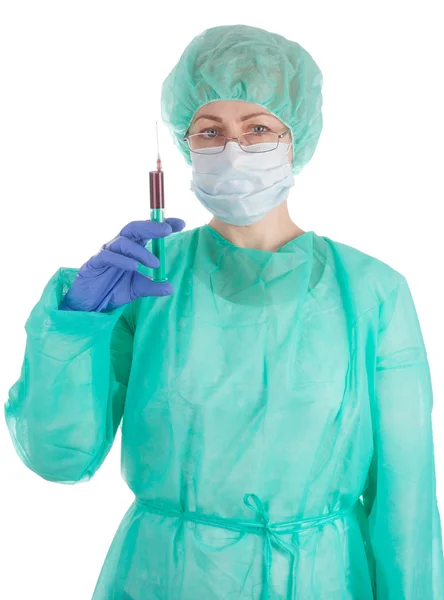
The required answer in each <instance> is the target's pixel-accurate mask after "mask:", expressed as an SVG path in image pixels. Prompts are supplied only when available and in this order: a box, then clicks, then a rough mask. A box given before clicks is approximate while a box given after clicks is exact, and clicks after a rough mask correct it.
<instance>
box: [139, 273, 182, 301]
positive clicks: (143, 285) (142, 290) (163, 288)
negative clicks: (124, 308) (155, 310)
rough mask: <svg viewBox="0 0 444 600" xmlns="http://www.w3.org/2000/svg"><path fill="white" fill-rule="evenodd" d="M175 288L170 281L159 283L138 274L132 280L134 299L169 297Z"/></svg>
mask: <svg viewBox="0 0 444 600" xmlns="http://www.w3.org/2000/svg"><path fill="white" fill-rule="evenodd" d="M173 292H174V288H173V286H172V285H171V283H169V282H168V281H163V282H157V281H153V280H152V279H149V278H148V277H147V276H146V275H143V274H142V273H139V272H136V273H134V276H133V280H132V294H133V296H134V299H136V298H144V297H146V296H169V295H170V294H172V293H173Z"/></svg>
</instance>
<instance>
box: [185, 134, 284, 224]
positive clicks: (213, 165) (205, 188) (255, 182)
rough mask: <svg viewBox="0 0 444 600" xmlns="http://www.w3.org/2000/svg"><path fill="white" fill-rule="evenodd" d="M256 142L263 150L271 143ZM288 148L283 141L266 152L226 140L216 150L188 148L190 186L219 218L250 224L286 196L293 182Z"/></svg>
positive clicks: (234, 222) (228, 221)
mask: <svg viewBox="0 0 444 600" xmlns="http://www.w3.org/2000/svg"><path fill="white" fill-rule="evenodd" d="M260 145H261V146H263V148H264V150H266V149H267V148H268V147H270V146H271V147H272V148H274V147H275V144H270V143H269V142H263V143H262V144H260ZM212 150H213V152H214V148H213V149H212ZM288 151H289V144H286V143H279V145H278V147H277V148H276V149H275V150H271V151H269V152H245V151H244V150H242V148H240V147H239V144H238V143H237V142H227V146H226V148H225V150H224V151H223V152H219V153H216V154H197V153H195V152H191V160H192V166H193V179H192V180H191V188H190V189H191V190H192V191H193V192H194V193H195V194H196V196H197V198H198V200H199V201H200V202H201V203H202V204H203V205H204V206H205V207H206V208H207V209H208V210H209V211H210V212H211V213H212V214H213V215H214V216H216V217H217V218H218V219H220V220H221V221H224V222H225V223H231V224H232V225H250V224H251V223H255V222H256V221H259V220H260V219H262V218H263V217H264V216H265V215H266V214H267V213H268V212H269V211H270V210H272V209H273V208H275V207H276V206H278V205H279V204H281V203H282V202H283V201H284V200H286V199H287V198H288V194H289V193H290V188H291V187H292V186H293V185H294V177H293V174H292V171H291V165H290V162H289V160H288Z"/></svg>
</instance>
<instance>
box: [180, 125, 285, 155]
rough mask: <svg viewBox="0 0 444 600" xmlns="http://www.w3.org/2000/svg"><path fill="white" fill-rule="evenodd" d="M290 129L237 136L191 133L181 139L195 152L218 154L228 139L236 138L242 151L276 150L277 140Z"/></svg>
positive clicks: (223, 148)
mask: <svg viewBox="0 0 444 600" xmlns="http://www.w3.org/2000/svg"><path fill="white" fill-rule="evenodd" d="M290 131H291V129H287V130H286V131H284V133H275V132H274V131H262V132H259V133H243V134H242V135H240V136H239V137H237V138H231V137H226V136H225V135H217V134H216V135H213V134H209V133H193V134H192V135H188V136H185V137H184V138H183V141H184V142H187V144H188V147H189V149H190V151H191V152H195V153H196V154H219V153H220V152H223V151H224V150H225V147H226V145H227V141H228V140H236V141H237V143H238V144H239V146H240V147H241V149H242V150H244V152H271V151H272V150H276V148H277V147H278V146H279V140H280V139H281V138H283V137H284V136H286V135H287V134H288V133H289V132H290ZM264 144H265V145H264Z"/></svg>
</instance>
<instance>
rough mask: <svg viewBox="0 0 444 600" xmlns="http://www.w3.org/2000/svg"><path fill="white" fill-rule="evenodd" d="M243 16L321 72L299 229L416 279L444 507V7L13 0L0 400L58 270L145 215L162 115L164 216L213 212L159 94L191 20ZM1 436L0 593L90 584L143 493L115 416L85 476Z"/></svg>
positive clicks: (45, 593) (220, 21) (0, 43)
mask: <svg viewBox="0 0 444 600" xmlns="http://www.w3.org/2000/svg"><path fill="white" fill-rule="evenodd" d="M213 10H214V13H215V14H216V15H217V18H213V17H211V14H212V13H213ZM237 23H243V24H247V25H254V26H258V27H261V28H265V29H269V30H271V31H275V32H277V33H280V34H282V35H284V36H285V37H287V38H289V39H292V40H294V41H297V42H299V43H300V44H301V45H302V46H304V47H305V48H306V49H307V50H308V51H309V52H310V53H311V54H312V56H313V58H314V59H315V61H316V62H317V63H318V65H319V67H320V68H321V70H322V72H323V75H324V89H323V97H324V108H323V114H324V129H323V132H322V134H321V138H320V141H319V144H318V148H317V150H316V152H315V155H314V157H313V159H312V160H311V161H310V163H308V165H307V166H306V167H305V169H304V170H303V172H302V173H301V174H300V175H298V176H297V179H296V185H295V187H294V188H293V189H292V191H291V195H290V199H289V207H290V213H291V216H292V218H293V220H294V221H295V222H296V223H297V224H298V225H299V226H300V227H302V228H303V229H306V230H307V229H308V230H314V231H315V232H316V233H317V234H318V235H326V236H328V237H330V238H332V239H334V240H336V241H341V242H343V243H346V244H349V245H352V246H354V247H357V248H358V249H360V250H362V251H364V252H366V253H368V254H371V255H373V256H375V257H377V258H379V259H381V260H383V261H384V262H387V263H388V264H390V265H391V266H392V267H394V268H395V269H397V270H399V271H400V272H401V273H402V274H403V275H405V277H406V278H407V280H408V281H409V284H410V287H411V290H412V293H413V296H414V299H415V303H416V307H417V310H418V313H419V317H420V321H421V325H422V330H423V335H424V338H425V342H426V346H427V350H428V356H429V362H430V367H431V372H432V378H433V388H434V398H435V401H434V409H433V424H434V438H435V453H436V463H437V485H438V498H439V506H440V511H441V513H442V514H443V516H444V441H443V436H442V435H439V433H440V432H442V427H443V415H444V408H443V396H444V369H443V357H444V355H443V339H444V316H443V315H444V311H443V296H442V272H443V244H442V220H441V218H440V216H441V214H442V211H441V208H442V203H443V198H444V195H443V187H444V186H443V182H442V172H443V168H442V165H443V158H444V157H443V150H442V144H443V142H442V140H443V137H444V127H443V111H442V107H443V105H444V98H443V84H442V77H441V75H442V56H443V54H444V48H443V42H442V39H443V38H442V31H441V29H442V21H441V19H439V18H438V3H432V2H430V1H424V2H422V3H421V5H420V4H419V3H418V2H405V1H403V2H390V1H388V0H384V1H381V0H380V1H376V0H375V1H373V2H371V3H368V2H366V3H364V2H356V1H355V0H353V1H349V2H344V1H339V0H337V1H335V2H331V1H330V0H326V1H324V2H319V1H314V0H308V1H307V0H304V2H295V1H292V2H287V3H285V2H284V3H282V2H280V3H278V4H275V5H272V4H267V3H265V4H264V5H261V7H260V5H259V3H256V2H248V1H243V2H238V1H237V2H229V1H225V2H223V3H214V2H213V3H208V2H203V1H194V2H185V3H177V4H176V5H174V7H172V5H171V4H170V3H160V7H159V8H156V5H155V3H154V2H149V1H146V2H136V1H128V2H123V1H122V2H114V1H110V0H107V1H106V2H105V1H97V0H88V2H86V1H83V0H77V1H76V2H68V1H64V0H57V1H54V2H49V1H44V0H39V1H38V2H35V1H29V2H24V1H20V0H15V1H14V2H12V1H10V2H3V3H2V4H1V12H0V57H1V58H0V60H1V65H0V85H1V93H0V103H1V106H0V123H1V130H0V138H1V139H0V153H1V156H0V168H1V179H0V184H1V189H0V194H1V196H0V199H1V223H2V227H1V238H0V239H1V246H2V247H1V253H0V256H1V271H0V278H1V279H0V281H1V283H0V288H1V292H0V298H1V315H2V335H1V340H2V343H1V353H2V356H1V358H2V360H1V373H0V388H1V397H2V398H3V401H6V398H7V394H8V389H9V388H10V387H11V386H12V384H13V383H14V382H15V381H16V379H17V378H18V376H19V374H20V367H21V363H22V359H23V352H24V347H25V330H24V324H25V321H26V319H27V317H28V314H29V312H30V310H31V309H32V307H33V306H34V305H35V303H36V302H37V301H38V299H39V297H40V295H41V292H42V290H43V287H44V285H45V283H46V282H47V280H48V279H49V278H50V276H51V275H52V274H53V273H54V272H55V271H56V269H57V268H58V267H59V266H66V267H79V266H80V265H81V264H82V263H83V262H85V260H87V259H88V258H89V257H90V256H91V255H92V254H95V253H96V252H97V250H98V249H99V247H100V245H101V244H102V243H104V242H106V241H108V240H109V239H111V238H112V237H114V236H115V235H116V234H117V233H118V232H119V231H120V229H121V228H122V227H123V226H124V225H125V224H126V223H127V222H129V221H132V220H135V219H147V218H149V200H148V198H149V179H148V172H149V170H152V169H154V168H155V159H156V149H155V121H156V120H158V121H159V135H160V147H161V155H162V159H163V166H164V170H165V186H166V198H167V202H168V204H167V216H174V217H181V218H183V219H184V220H185V221H186V223H187V229H190V228H194V227H198V226H200V225H202V224H204V223H208V222H209V221H210V219H211V215H210V214H209V213H208V212H207V211H206V210H205V209H204V208H203V207H202V206H201V205H200V204H199V202H198V201H197V199H196V198H195V197H194V195H193V193H192V192H191V191H190V190H189V181H190V176H191V169H190V167H188V166H187V165H186V163H185V160H184V159H183V157H182V156H181V155H180V153H179V151H178V150H177V148H176V147H175V146H174V145H173V141H172V139H171V138H170V136H169V133H168V131H167V129H166V128H165V126H164V125H163V123H162V121H161V118H160V90H161V84H162V81H163V79H164V78H165V77H166V76H167V74H168V73H169V72H170V70H171V69H172V68H173V66H174V65H175V63H176V62H177V61H178V59H179V57H180V55H181V53H182V51H183V50H184V48H185V46H186V45H187V44H188V43H189V42H190V41H191V39H192V38H193V37H194V36H195V35H197V34H199V33H200V32H202V31H203V30H204V29H207V28H209V27H213V26H216V25H227V24H237ZM0 440H1V445H0V456H1V459H0V460H1V485H2V489H1V499H2V500H1V502H2V506H1V511H0V515H1V523H0V531H1V537H0V539H1V541H0V544H1V546H0V551H1V556H2V565H3V568H2V575H1V578H0V597H1V598H4V599H5V600H25V599H28V598H35V597H38V598H45V600H62V599H63V600H87V599H89V598H90V597H91V595H92V592H93V589H94V586H95V583H96V580H97V577H98V574H99V571H100V568H101V566H102V563H103V560H104V558H105V555H106V552H107V550H108V547H109V545H110V543H111V541H112V538H113V536H114V533H115V530H116V529H117V527H118V525H119V523H120V520H121V518H122V516H123V514H124V512H125V511H126V510H127V508H128V506H129V505H130V503H131V501H132V499H133V495H132V493H131V492H130V491H129V490H128V489H127V488H126V486H125V484H124V483H123V481H122V479H121V478H120V465H119V460H120V431H119V432H118V434H117V438H116V441H115V444H114V446H113V449H112V450H111V453H110V454H109V455H108V458H107V460H106V462H105V463H104V464H103V466H102V467H101V469H100V470H99V471H98V472H97V474H96V475H95V476H94V478H93V479H92V480H91V481H90V482H88V483H87V484H79V485H75V486H72V485H57V484H54V483H49V482H47V481H45V480H43V479H40V478H39V477H38V476H37V475H35V474H34V473H33V472H31V471H30V470H28V469H27V468H26V467H25V466H24V465H23V464H22V463H21V462H20V459H19V458H18V456H17V455H16V454H15V452H14V450H13V447H12V444H11V442H10V439H9V435H8V432H7V430H6V426H5V423H4V419H1V420H0ZM406 444H408V438H406Z"/></svg>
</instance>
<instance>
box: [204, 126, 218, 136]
mask: <svg viewBox="0 0 444 600" xmlns="http://www.w3.org/2000/svg"><path fill="white" fill-rule="evenodd" d="M213 131H214V132H215V133H212V132H213ZM200 133H203V134H206V135H207V137H215V136H216V135H220V131H219V130H218V129H217V128H216V127H207V128H206V129H202V131H201V132H200Z"/></svg>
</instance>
